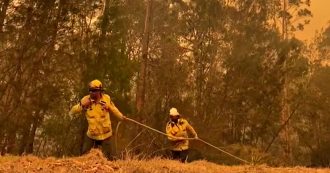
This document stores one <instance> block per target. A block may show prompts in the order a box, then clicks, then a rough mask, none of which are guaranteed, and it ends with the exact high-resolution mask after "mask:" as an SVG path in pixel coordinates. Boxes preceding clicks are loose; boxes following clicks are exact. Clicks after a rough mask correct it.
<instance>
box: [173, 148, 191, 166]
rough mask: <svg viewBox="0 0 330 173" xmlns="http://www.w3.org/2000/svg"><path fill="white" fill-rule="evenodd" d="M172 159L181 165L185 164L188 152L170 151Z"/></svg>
mask: <svg viewBox="0 0 330 173" xmlns="http://www.w3.org/2000/svg"><path fill="white" fill-rule="evenodd" d="M172 158H173V159H174V160H180V161H181V162H182V163H185V162H186V160H187V159H188V150H182V151H173V150H172Z"/></svg>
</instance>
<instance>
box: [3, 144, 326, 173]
mask: <svg viewBox="0 0 330 173" xmlns="http://www.w3.org/2000/svg"><path fill="white" fill-rule="evenodd" d="M21 172H24V173H35V172H42V173H66V172H70V173H105V172H118V173H126V172H128V173H167V172H173V173H206V172H207V173H326V172H329V173H330V169H312V168H303V167H294V168H272V167H268V166H265V165H258V166H252V165H242V166H225V165H218V164H214V163H210V162H207V161H195V162H192V163H187V164H183V163H180V162H177V161H173V160H164V159H160V158H155V159H151V160H136V159H129V160H117V161H113V162H111V161H107V160H106V159H105V158H104V157H103V155H102V153H101V152H100V151H99V150H92V151H91V152H90V153H89V154H87V155H85V156H81V157H73V158H61V159H59V158H52V157H50V158H44V159H43V158H38V157H35V156H23V157H18V156H2V157H0V173H21Z"/></svg>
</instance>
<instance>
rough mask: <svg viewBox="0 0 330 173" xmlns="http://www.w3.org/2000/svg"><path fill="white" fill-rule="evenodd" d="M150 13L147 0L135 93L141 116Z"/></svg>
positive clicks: (149, 2)
mask: <svg viewBox="0 0 330 173" xmlns="http://www.w3.org/2000/svg"><path fill="white" fill-rule="evenodd" d="M151 11H152V0H148V1H147V10H146V16H145V22H144V33H143V40H142V57H141V61H140V63H141V65H140V72H139V76H138V81H137V92H136V108H137V112H138V114H141V113H142V112H143V109H144V104H145V91H146V80H147V65H148V48H149V36H150V23H151V17H152V15H151Z"/></svg>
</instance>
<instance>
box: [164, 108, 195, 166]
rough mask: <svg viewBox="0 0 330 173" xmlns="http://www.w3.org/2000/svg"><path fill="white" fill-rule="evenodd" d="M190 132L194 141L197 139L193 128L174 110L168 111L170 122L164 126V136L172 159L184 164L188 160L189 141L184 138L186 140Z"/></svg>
mask: <svg viewBox="0 0 330 173" xmlns="http://www.w3.org/2000/svg"><path fill="white" fill-rule="evenodd" d="M188 131H189V132H190V133H191V134H192V135H193V136H194V138H195V139H198V136H197V133H196V131H195V130H194V128H193V127H192V126H191V125H190V124H189V123H188V121H187V120H185V119H183V118H182V117H181V115H180V114H179V112H178V110H177V109H176V108H171V109H170V121H169V122H168V123H167V124H166V134H167V135H168V139H169V140H170V143H171V152H172V158H173V159H175V160H180V161H181V162H183V163H184V162H186V160H187V158H188V149H189V141H188V140H187V139H184V138H188V133H187V132H188Z"/></svg>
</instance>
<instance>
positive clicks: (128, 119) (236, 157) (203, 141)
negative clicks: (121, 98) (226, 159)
mask: <svg viewBox="0 0 330 173" xmlns="http://www.w3.org/2000/svg"><path fill="white" fill-rule="evenodd" d="M126 120H127V121H130V122H132V123H135V124H137V125H140V126H142V127H144V128H147V129H149V130H152V131H154V132H156V133H159V134H162V135H164V136H169V135H168V134H166V133H164V132H162V131H159V130H157V129H154V128H152V127H150V126H147V125H145V124H142V123H140V122H138V121H135V120H133V119H130V118H127V117H126ZM117 128H118V126H117ZM117 130H118V129H117ZM170 137H172V138H177V137H175V136H170ZM177 139H180V140H196V141H200V142H202V143H204V144H206V145H208V146H210V147H212V148H214V149H216V150H218V151H220V152H222V153H225V154H227V155H228V156H231V157H233V158H235V159H237V160H239V161H241V162H243V163H246V164H251V162H249V161H247V160H244V159H242V158H240V157H238V156H235V155H233V154H231V153H229V152H227V151H225V150H223V149H221V148H219V147H216V146H215V145H213V144H210V143H209V142H206V141H205V140H203V139H200V138H182V137H180V138H177Z"/></svg>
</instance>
